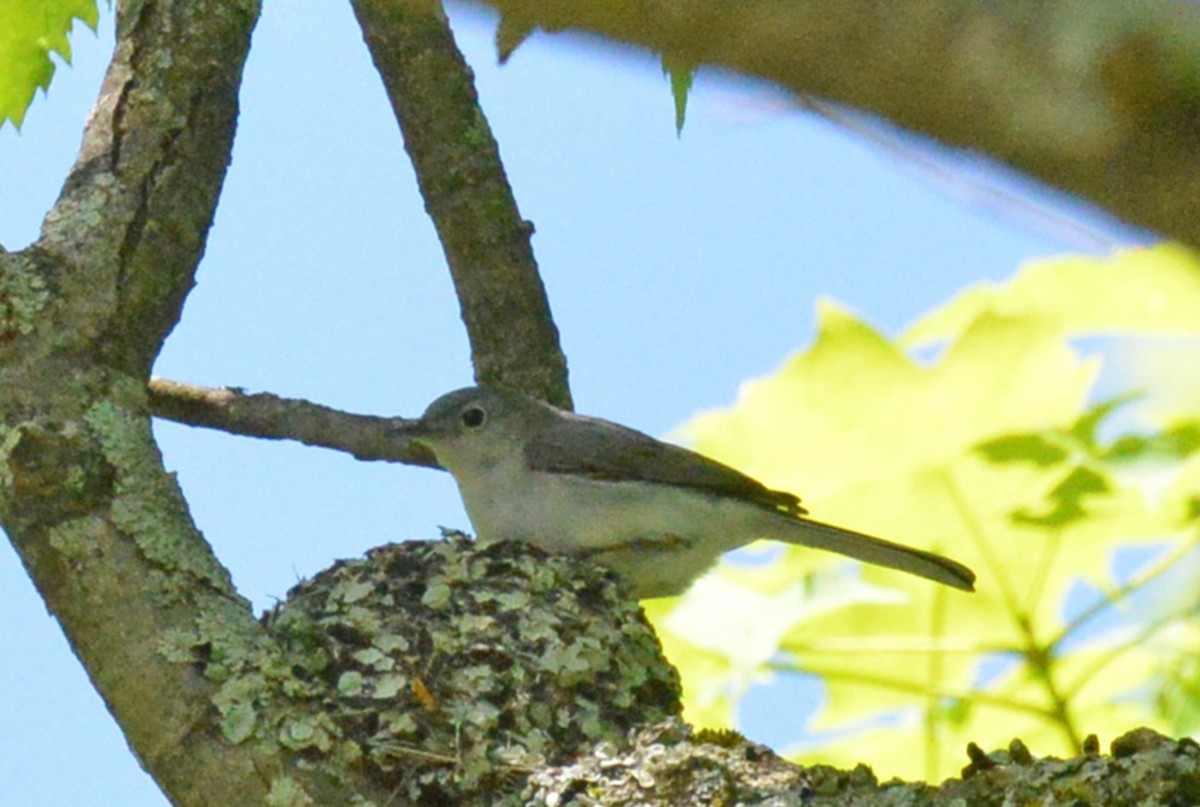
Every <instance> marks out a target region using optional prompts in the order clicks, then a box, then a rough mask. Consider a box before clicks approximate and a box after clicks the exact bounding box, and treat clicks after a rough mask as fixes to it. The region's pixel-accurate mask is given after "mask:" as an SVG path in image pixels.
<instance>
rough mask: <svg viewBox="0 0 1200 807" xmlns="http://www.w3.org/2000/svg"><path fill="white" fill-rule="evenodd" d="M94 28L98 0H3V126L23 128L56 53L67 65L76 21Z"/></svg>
mask: <svg viewBox="0 0 1200 807" xmlns="http://www.w3.org/2000/svg"><path fill="white" fill-rule="evenodd" d="M77 19H78V20H82V21H83V22H85V23H86V24H87V25H88V26H90V27H91V28H93V29H95V27H96V23H97V21H98V20H99V12H98V9H97V4H96V2H95V0H0V21H3V24H0V125H3V124H4V122H5V121H8V120H11V121H12V122H13V124H14V125H15V126H17V127H20V125H21V123H22V121H24V119H25V111H26V110H27V109H28V108H29V104H30V103H32V101H33V93H34V91H35V90H37V89H39V88H41V89H42V90H46V89H48V88H49V86H50V80H51V78H53V77H54V61H53V60H52V59H51V58H50V55H51V54H52V53H56V54H58V56H59V57H60V58H62V59H63V60H64V61H66V62H67V63H68V64H69V63H70V61H71V44H70V42H69V41H68V40H67V34H68V33H70V31H71V25H72V24H73V23H74V21H75V20H77Z"/></svg>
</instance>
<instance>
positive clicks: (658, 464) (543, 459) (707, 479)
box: [525, 412, 808, 516]
mask: <svg viewBox="0 0 1200 807" xmlns="http://www.w3.org/2000/svg"><path fill="white" fill-rule="evenodd" d="M578 418H580V416H579V415H574V414H571V413H568V412H563V413H560V416H559V417H557V418H554V419H553V420H550V421H548V422H546V423H544V427H543V428H542V429H540V430H539V432H538V434H537V435H536V437H534V439H533V440H531V441H529V442H528V443H527V444H526V447H525V460H526V463H527V464H528V466H529V469H530V470H533V471H544V472H548V473H576V474H585V475H587V476H590V477H592V478H594V479H606V480H610V481H622V480H643V481H647V482H656V483H658V484H662V485H678V486H681V487H689V488H694V489H696V490H699V491H704V492H706V493H711V494H713V495H715V496H728V497H730V498H734V499H741V500H743V501H747V502H751V503H753V504H757V505H759V506H760V507H762V508H764V509H767V510H772V511H775V512H779V513H782V514H785V515H791V516H802V515H804V514H805V513H807V512H808V511H807V510H805V509H804V507H803V506H802V505H801V504H800V499H799V498H797V497H796V496H795V495H793V494H791V493H786V492H784V491H778V490H771V489H770V488H768V487H767V486H766V485H764V484H762V483H761V482H759V481H758V480H756V479H752V478H751V477H749V476H746V475H745V474H743V473H742V472H740V471H736V470H734V469H733V468H730V467H729V466H728V465H723V464H721V463H719V462H717V461H716V460H711V459H709V458H708V457H705V456H703V455H700V454H697V453H696V452H695V451H689V450H688V449H686V448H681V447H679V446H674V445H671V444H670V443H664V442H662V441H661V440H656V439H654V438H653V437H651V436H650V435H648V434H643V433H642V432H639V431H635V430H634V429H629V428H626V427H625V426H619V425H617V424H616V423H610V422H609V421H607V420H600V419H599V418H587V421H588V422H587V428H580V426H579V424H576V423H572V420H575V419H578Z"/></svg>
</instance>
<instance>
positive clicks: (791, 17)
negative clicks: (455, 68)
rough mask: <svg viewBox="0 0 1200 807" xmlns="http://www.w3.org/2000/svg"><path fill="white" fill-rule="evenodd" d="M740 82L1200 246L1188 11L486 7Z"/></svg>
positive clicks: (619, 1) (524, 25)
mask: <svg viewBox="0 0 1200 807" xmlns="http://www.w3.org/2000/svg"><path fill="white" fill-rule="evenodd" d="M486 2H487V3H488V5H491V6H494V7H495V8H497V9H499V10H500V12H501V13H502V14H503V15H504V19H505V22H504V26H505V27H506V28H511V29H516V30H528V29H530V28H532V27H534V26H541V27H542V28H545V29H546V30H550V31H556V30H561V29H574V30H580V31H587V32H591V33H597V34H602V35H604V36H607V37H611V38H613V39H616V40H620V41H623V42H630V43H634V44H637V45H641V46H644V47H647V48H650V49H652V50H654V51H658V52H664V53H668V54H670V55H672V56H674V57H676V58H678V59H680V60H682V61H684V62H686V63H691V64H695V65H714V66H720V67H727V68H730V69H733V70H736V71H738V72H740V73H743V74H745V75H749V76H758V77H761V78H765V79H768V80H770V81H773V82H777V83H778V84H781V85H783V86H784V87H787V88H789V89H791V90H793V91H795V92H796V93H799V94H801V95H811V96H818V97H821V98H824V99H828V100H830V101H834V102H837V103H840V104H845V105H848V106H853V107H857V108H859V109H863V110H867V111H870V112H872V113H875V114H877V115H880V116H883V117H886V118H888V119H890V120H892V121H894V122H896V123H898V124H900V125H901V126H903V127H906V128H908V129H912V130H914V131H918V132H922V133H924V134H927V135H930V136H932V137H934V138H937V139H938V140H940V141H942V142H944V143H947V144H949V145H953V146H962V147H965V148H971V149H977V150H980V151H983V152H986V153H987V154H990V155H991V156H993V157H995V158H997V159H999V160H1002V161H1004V162H1006V163H1008V164H1010V165H1012V166H1014V167H1016V168H1018V169H1020V170H1022V171H1025V172H1027V173H1029V174H1031V175H1032V176H1035V177H1037V178H1039V179H1041V180H1043V181H1045V182H1048V183H1050V184H1051V185H1054V186H1057V187H1059V188H1061V189H1063V190H1065V191H1068V192H1070V193H1073V194H1078V195H1080V196H1082V197H1084V198H1086V199H1089V200H1091V201H1092V202H1094V203H1096V204H1098V205H1100V206H1102V207H1105V208H1107V209H1108V210H1110V211H1111V212H1113V213H1115V214H1116V215H1117V216H1120V217H1121V218H1124V219H1125V220H1126V221H1129V222H1131V223H1134V224H1138V225H1141V226H1143V227H1148V228H1151V229H1155V230H1158V231H1160V232H1162V233H1164V234H1165V235H1168V236H1170V237H1173V238H1177V239H1180V240H1182V241H1185V242H1188V243H1190V244H1192V245H1193V246H1200V197H1198V196H1197V195H1196V193H1195V189H1196V188H1197V187H1200V11H1198V10H1197V9H1196V8H1195V7H1194V6H1191V5H1189V4H1180V3H1176V2H1170V0H1151V2H1145V3H1135V4H1124V5H1121V4H1117V5H1114V4H1111V3H1100V4H1096V3H1086V2H1078V0H1057V2H1049V3H1016V4H1014V3H1008V4H1004V3H1001V4H996V3H960V2H956V0H921V1H920V2H916V3H905V4H903V5H902V6H898V5H894V4H890V3H878V2H873V0H852V1H851V2H846V3H817V2H793V3H779V2H774V0H738V2H730V1H726V2H712V0H486Z"/></svg>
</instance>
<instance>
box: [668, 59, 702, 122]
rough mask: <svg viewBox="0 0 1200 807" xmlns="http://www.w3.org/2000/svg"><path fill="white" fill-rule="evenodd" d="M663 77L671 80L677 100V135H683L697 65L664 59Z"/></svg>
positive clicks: (673, 95) (679, 60) (672, 91)
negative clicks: (689, 95)
mask: <svg viewBox="0 0 1200 807" xmlns="http://www.w3.org/2000/svg"><path fill="white" fill-rule="evenodd" d="M662 69H663V75H665V76H668V77H670V79H671V97H672V98H673V99H674V100H675V134H676V135H682V134H683V122H684V118H685V117H686V116H687V101H688V93H690V92H691V91H692V80H693V79H694V78H695V77H696V65H695V64H694V63H692V62H689V61H686V60H684V59H680V58H679V57H677V56H670V55H668V54H666V53H664V54H663V57H662Z"/></svg>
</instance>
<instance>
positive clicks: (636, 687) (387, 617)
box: [264, 534, 680, 804]
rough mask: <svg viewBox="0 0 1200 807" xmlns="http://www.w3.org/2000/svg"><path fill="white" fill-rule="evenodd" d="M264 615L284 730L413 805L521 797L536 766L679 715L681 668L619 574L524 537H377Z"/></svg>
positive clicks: (307, 748)
mask: <svg viewBox="0 0 1200 807" xmlns="http://www.w3.org/2000/svg"><path fill="white" fill-rule="evenodd" d="M264 622H265V624H266V625H267V628H268V630H269V632H270V633H271V634H273V635H274V636H275V637H276V639H277V640H279V642H280V643H281V644H282V645H283V649H284V655H285V657H286V658H287V659H288V662H287V663H288V665H289V666H290V670H289V673H288V675H287V678H286V681H284V680H283V679H280V682H279V688H280V689H281V690H286V693H285V694H286V696H287V698H288V699H290V700H291V702H292V707H291V709H290V712H291V714H290V715H289V717H287V718H286V719H284V720H283V721H282V722H281V723H280V724H279V725H278V727H277V730H278V732H279V735H278V736H279V737H280V738H281V739H282V740H283V741H284V743H285V744H287V745H289V746H290V747H292V748H293V749H294V750H296V751H299V752H301V753H302V754H305V755H312V756H315V757H321V756H328V755H336V756H337V757H339V758H340V759H342V760H343V761H347V762H350V763H352V764H362V765H366V766H369V768H370V769H371V770H372V772H373V773H375V774H377V775H378V776H380V777H382V778H383V780H384V781H385V782H387V784H388V785H389V786H390V787H392V788H394V789H395V791H396V792H397V795H400V796H401V797H402V799H407V800H411V801H413V802H416V803H425V804H432V803H439V802H440V801H442V800H444V798H445V797H449V798H453V799H463V798H465V797H467V796H469V795H470V794H472V793H480V794H482V793H487V794H488V799H487V801H488V803H489V804H502V803H505V799H504V796H503V794H505V793H508V794H510V795H511V803H520V798H519V795H520V793H521V791H522V790H523V789H524V786H525V778H526V775H527V773H528V772H529V771H530V770H532V769H533V768H535V767H538V766H541V765H545V764H555V763H558V762H561V761H563V760H566V759H568V758H569V757H570V756H571V755H572V754H573V753H577V752H579V751H581V750H582V749H585V748H587V747H589V746H591V745H593V744H595V743H597V742H599V741H602V740H609V741H619V740H622V739H623V738H624V737H625V736H626V734H627V732H628V731H629V729H630V728H632V727H634V726H637V725H642V724H644V723H647V722H654V721H657V720H661V719H663V718H665V717H669V716H673V715H678V714H679V711H680V700H679V695H680V690H679V678H678V674H677V673H676V671H675V669H674V668H673V667H671V666H670V665H669V664H668V663H667V662H666V661H665V660H664V659H663V657H662V652H661V647H660V646H659V643H658V639H657V637H656V636H655V634H654V631H653V629H652V628H651V627H650V625H649V624H648V623H647V622H646V620H645V617H644V616H643V614H642V612H641V609H640V608H639V607H638V606H637V604H636V603H634V602H633V601H632V600H630V599H629V598H628V597H627V596H625V595H624V594H623V593H622V589H621V585H620V584H619V582H618V581H616V580H615V579H614V578H612V577H611V576H610V575H608V574H607V573H605V572H603V571H602V570H600V569H599V568H597V567H593V566H592V565H591V564H586V563H583V562H581V561H577V560H575V559H572V558H567V557H561V556H552V555H547V554H545V553H544V552H542V551H540V550H538V549H536V548H534V547H531V546H527V545H522V544H515V543H497V544H491V545H487V546H480V545H477V544H475V543H473V542H472V541H470V540H468V539H467V538H465V537H464V536H461V535H458V534H451V535H448V536H447V537H446V538H445V539H443V540H441V541H430V542H410V543H403V544H389V545H386V546H382V547H379V548H377V549H374V550H372V551H370V552H368V553H367V556H366V558H364V559H358V560H347V561H340V562H338V563H337V564H335V565H334V566H333V567H332V568H330V569H328V570H326V571H324V572H322V573H320V574H318V575H317V576H316V577H314V578H313V579H311V580H307V581H304V582H302V583H300V584H299V585H297V586H296V587H294V588H293V589H292V590H291V591H290V592H289V593H288V597H287V600H286V601H285V602H283V603H281V604H280V605H279V606H277V607H276V608H274V609H272V610H271V611H270V612H269V613H268V614H267V615H266V616H265V617H264ZM459 803H465V802H459Z"/></svg>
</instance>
